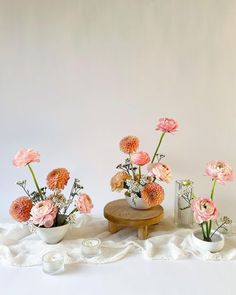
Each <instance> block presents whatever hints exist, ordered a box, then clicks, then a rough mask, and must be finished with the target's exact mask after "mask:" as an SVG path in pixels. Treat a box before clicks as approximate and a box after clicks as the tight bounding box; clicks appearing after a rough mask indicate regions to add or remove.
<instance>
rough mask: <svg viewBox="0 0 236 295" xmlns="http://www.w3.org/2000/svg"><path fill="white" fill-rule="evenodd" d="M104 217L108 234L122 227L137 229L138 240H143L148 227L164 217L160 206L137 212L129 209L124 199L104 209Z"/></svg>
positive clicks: (113, 202) (145, 237)
mask: <svg viewBox="0 0 236 295" xmlns="http://www.w3.org/2000/svg"><path fill="white" fill-rule="evenodd" d="M104 217H105V218H106V219H107V220H108V230H109V232H111V233H116V232H117V231H119V230H120V229H121V228H122V227H137V228H138V238H139V239H140V240H145V239H147V237H148V227H149V225H154V224H157V223H159V222H160V221H161V220H162V219H163V217H164V210H163V208H162V207H161V206H156V207H153V208H150V209H146V210H138V209H134V208H132V207H130V205H129V204H128V203H127V201H126V200H125V199H120V200H115V201H112V202H110V203H108V204H107V205H106V206H105V207H104Z"/></svg>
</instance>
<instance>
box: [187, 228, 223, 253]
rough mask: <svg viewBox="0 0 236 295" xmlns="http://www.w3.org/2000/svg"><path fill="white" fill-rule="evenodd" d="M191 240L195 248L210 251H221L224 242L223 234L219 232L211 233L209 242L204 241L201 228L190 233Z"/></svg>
mask: <svg viewBox="0 0 236 295" xmlns="http://www.w3.org/2000/svg"><path fill="white" fill-rule="evenodd" d="M212 233H213V231H212ZM192 241H193V244H194V246H195V247H196V249H197V250H200V251H203V252H207V251H208V252H212V253H215V252H219V251H221V250H222V249H223V247H224V243H225V240H224V236H223V235H222V234H221V233H219V232H216V233H215V234H214V235H213V237H212V241H211V242H208V241H204V240H203V236H202V230H201V229H197V230H195V231H194V232H193V233H192Z"/></svg>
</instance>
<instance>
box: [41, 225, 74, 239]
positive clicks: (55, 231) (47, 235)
mask: <svg viewBox="0 0 236 295" xmlns="http://www.w3.org/2000/svg"><path fill="white" fill-rule="evenodd" d="M69 226H70V224H69V223H68V224H64V225H61V226H56V227H49V228H44V227H39V228H37V230H36V232H37V235H38V236H39V237H40V239H41V240H43V241H44V242H45V243H47V244H57V243H59V242H60V241H61V240H62V239H63V238H64V236H65V235H66V233H67V231H68V229H69Z"/></svg>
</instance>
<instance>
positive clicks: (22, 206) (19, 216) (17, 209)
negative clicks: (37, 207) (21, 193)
mask: <svg viewBox="0 0 236 295" xmlns="http://www.w3.org/2000/svg"><path fill="white" fill-rule="evenodd" d="M32 207H33V204H32V201H31V199H30V198H28V197H19V198H17V199H16V200H15V201H13V202H12V204H11V206H10V209H9V213H10V215H11V216H12V217H13V218H14V219H15V220H16V221H18V222H24V221H27V220H29V219H30V211H31V208H32Z"/></svg>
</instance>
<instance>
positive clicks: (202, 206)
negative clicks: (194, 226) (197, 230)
mask: <svg viewBox="0 0 236 295" xmlns="http://www.w3.org/2000/svg"><path fill="white" fill-rule="evenodd" d="M191 208H192V210H193V214H194V218H195V220H196V222H197V223H198V224H201V223H203V222H205V221H209V220H216V219H217V217H218V209H217V208H216V206H215V203H214V202H213V201H212V200H211V199H209V198H207V197H202V198H198V199H196V200H193V201H192V204H191Z"/></svg>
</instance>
